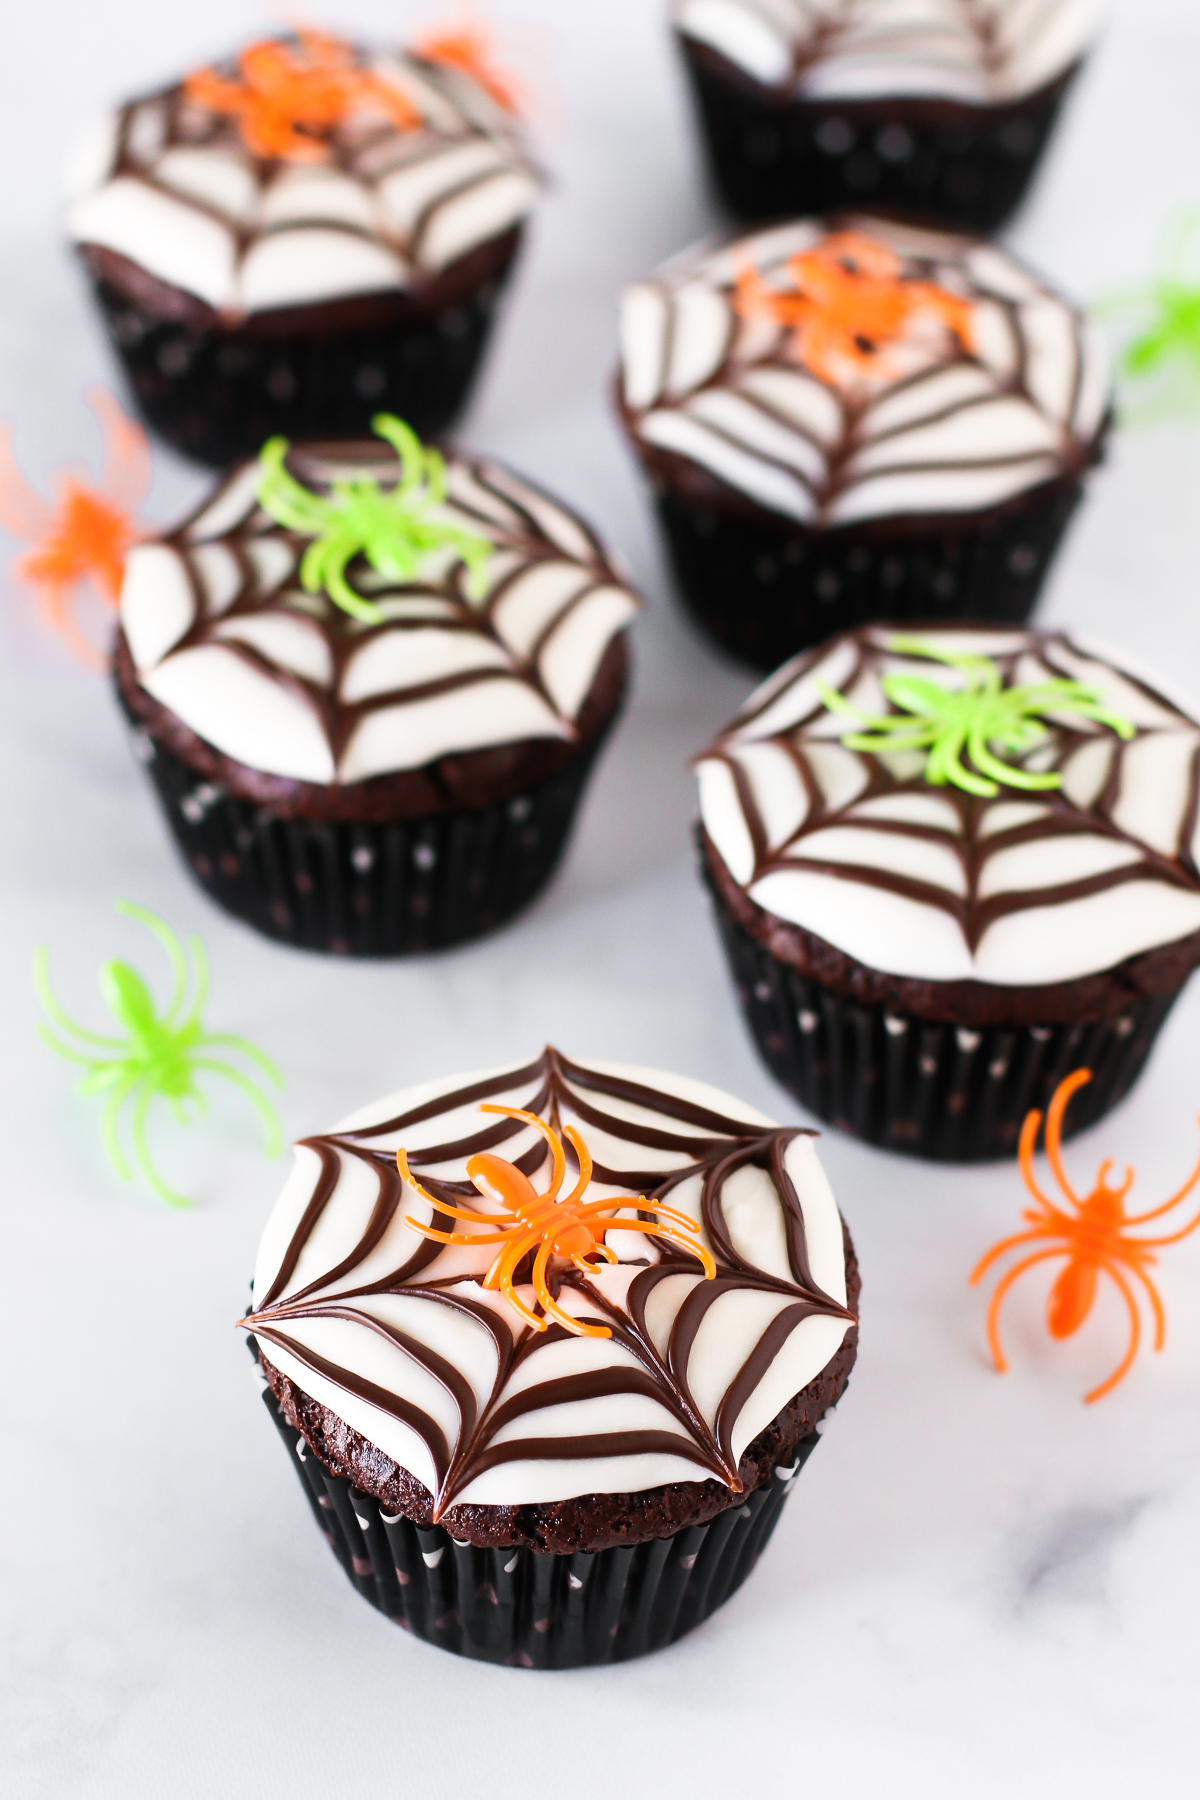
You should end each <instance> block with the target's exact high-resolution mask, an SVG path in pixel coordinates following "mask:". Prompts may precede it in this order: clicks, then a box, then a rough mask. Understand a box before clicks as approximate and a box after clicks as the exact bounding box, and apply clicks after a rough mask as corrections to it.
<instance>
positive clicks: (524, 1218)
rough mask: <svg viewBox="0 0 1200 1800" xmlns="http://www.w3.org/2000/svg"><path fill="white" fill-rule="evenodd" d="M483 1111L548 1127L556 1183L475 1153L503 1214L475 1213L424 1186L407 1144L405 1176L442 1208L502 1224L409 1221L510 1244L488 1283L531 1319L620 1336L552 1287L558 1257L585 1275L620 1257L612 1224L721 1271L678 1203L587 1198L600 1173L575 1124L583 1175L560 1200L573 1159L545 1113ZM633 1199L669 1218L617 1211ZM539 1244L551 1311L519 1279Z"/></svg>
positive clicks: (477, 1171)
mask: <svg viewBox="0 0 1200 1800" xmlns="http://www.w3.org/2000/svg"><path fill="white" fill-rule="evenodd" d="M479 1110H480V1112H485V1113H502V1114H503V1115H504V1117H505V1118H509V1119H520V1120H522V1121H523V1122H524V1123H525V1124H526V1125H532V1126H533V1127H534V1128H535V1130H537V1131H540V1132H541V1134H542V1136H543V1137H544V1138H545V1139H546V1142H547V1143H548V1144H549V1146H550V1149H551V1152H552V1154H553V1157H554V1172H553V1174H552V1176H551V1180H550V1186H549V1187H548V1188H547V1189H546V1191H545V1193H544V1194H539V1193H538V1192H537V1190H536V1189H535V1187H534V1185H533V1183H532V1182H531V1181H530V1179H529V1177H528V1176H527V1175H525V1174H523V1173H522V1172H521V1170H520V1169H518V1168H517V1167H516V1166H515V1164H513V1163H510V1162H506V1161H505V1160H504V1158H503V1157H502V1156H493V1155H491V1154H490V1153H489V1152H486V1151H485V1152H482V1153H481V1154H479V1155H478V1156H473V1157H472V1158H471V1160H470V1162H469V1163H468V1164H467V1174H468V1175H469V1176H470V1178H471V1180H472V1181H473V1182H474V1184H475V1186H476V1188H477V1189H478V1190H479V1192H480V1194H482V1196H483V1198H484V1199H485V1200H490V1201H493V1202H494V1203H495V1204H497V1205H499V1206H500V1207H502V1208H503V1213H502V1214H501V1215H500V1216H499V1217H498V1216H497V1215H496V1214H495V1213H494V1212H493V1213H480V1212H470V1211H468V1210H466V1209H465V1208H463V1207H458V1206H447V1204H446V1202H445V1201H444V1200H439V1199H438V1198H437V1197H436V1195H434V1194H431V1193H429V1192H428V1190H427V1189H426V1188H423V1187H422V1186H421V1183H420V1182H419V1181H418V1180H417V1178H416V1176H415V1175H413V1173H412V1171H411V1170H410V1168H409V1166H408V1158H407V1156H406V1155H405V1153H404V1151H403V1149H400V1150H397V1152H396V1163H397V1166H398V1168H399V1170H400V1174H401V1177H402V1178H403V1180H404V1181H406V1182H407V1183H408V1184H409V1186H410V1187H413V1188H415V1189H416V1191H417V1193H418V1194H420V1195H422V1197H423V1198H424V1199H426V1200H428V1201H429V1203H430V1205H431V1206H433V1207H434V1208H435V1209H436V1211H438V1212H440V1213H445V1214H447V1215H448V1216H449V1217H450V1218H452V1219H459V1220H461V1221H462V1222H463V1223H464V1224H466V1225H485V1226H486V1225H491V1226H494V1227H499V1229H498V1230H493V1231H491V1232H488V1233H486V1234H480V1233H478V1232H476V1233H470V1232H453V1233H448V1232H445V1231H435V1230H434V1229H433V1227H432V1226H430V1225H421V1224H418V1222H417V1220H416V1219H411V1218H410V1219H406V1220H405V1221H404V1222H405V1224H406V1225H409V1226H411V1227H412V1229H413V1230H414V1231H419V1232H420V1233H421V1236H422V1237H427V1238H432V1239H434V1241H435V1242H436V1243H439V1244H464V1245H469V1246H470V1247H471V1248H472V1249H473V1248H475V1247H476V1246H477V1245H480V1244H502V1245H503V1246H504V1248H503V1249H502V1250H501V1251H500V1252H499V1254H498V1255H497V1257H496V1260H495V1261H494V1262H493V1264H492V1266H491V1268H490V1269H489V1270H488V1273H487V1277H486V1279H485V1281H484V1283H483V1285H484V1287H485V1288H490V1289H491V1290H493V1291H495V1290H497V1289H498V1290H499V1292H500V1293H501V1294H503V1296H504V1298H505V1299H506V1300H507V1301H508V1303H509V1305H510V1306H511V1307H512V1308H513V1309H514V1311H515V1312H517V1313H518V1314H519V1316H520V1317H521V1319H522V1320H523V1321H524V1322H525V1324H527V1325H531V1326H532V1327H533V1329H534V1330H535V1331H545V1330H546V1329H547V1327H548V1325H549V1322H550V1320H552V1319H553V1320H554V1322H555V1323H556V1324H558V1325H562V1326H563V1327H564V1328H565V1329H566V1330H567V1331H570V1332H573V1333H574V1334H575V1336H576V1337H595V1338H606V1337H611V1336H612V1332H611V1331H610V1330H609V1328H608V1326H607V1325H585V1324H584V1323H583V1322H582V1320H580V1319H576V1318H573V1317H572V1316H571V1314H570V1313H569V1312H566V1311H564V1310H563V1308H562V1307H561V1306H559V1305H558V1303H557V1301H556V1300H555V1298H554V1296H553V1294H552V1293H551V1292H550V1288H549V1285H548V1282H547V1275H548V1272H549V1266H550V1258H551V1257H552V1256H558V1257H563V1258H565V1259H566V1260H567V1261H569V1262H572V1263H574V1265H575V1267H576V1268H577V1269H582V1270H583V1272H584V1273H585V1274H590V1273H591V1264H590V1262H589V1260H588V1259H589V1258H590V1257H594V1256H602V1257H603V1258H604V1260H605V1261H606V1262H610V1263H615V1262H616V1261H617V1257H616V1254H615V1252H614V1251H612V1250H610V1249H609V1247H608V1245H607V1244H606V1243H605V1242H604V1237H605V1233H606V1232H608V1231H639V1232H645V1233H647V1234H648V1235H649V1236H652V1237H661V1238H666V1239H668V1240H669V1241H670V1242H671V1243H674V1244H678V1245H680V1246H681V1247H682V1248H683V1249H684V1250H687V1251H690V1253H691V1254H692V1255H693V1256H695V1257H697V1258H698V1259H699V1261H700V1263H701V1264H702V1265H703V1268H704V1274H705V1277H706V1279H707V1280H709V1281H711V1280H712V1279H713V1277H714V1276H715V1275H716V1272H717V1265H716V1264H715V1262H714V1261H713V1259H712V1256H711V1254H710V1253H709V1251H708V1249H707V1248H706V1247H705V1245H704V1244H702V1243H701V1242H700V1240H699V1237H698V1235H697V1234H698V1232H699V1230H700V1227H699V1226H698V1225H697V1224H696V1221H695V1220H694V1219H689V1218H688V1216H687V1214H686V1213H681V1212H676V1211H675V1210H674V1208H673V1207H670V1206H663V1205H662V1204H661V1202H659V1201H657V1200H647V1199H645V1198H644V1197H643V1198H641V1199H638V1200H636V1201H630V1200H620V1201H617V1200H592V1201H589V1202H588V1203H587V1204H586V1205H585V1204H584V1201H583V1196H584V1194H585V1193H586V1191H587V1187H588V1183H589V1182H590V1181H591V1179H592V1159H591V1156H590V1154H589V1152H588V1148H587V1145H586V1144H585V1143H584V1141H583V1139H582V1138H581V1137H580V1136H579V1133H578V1132H577V1131H574V1130H573V1129H572V1128H571V1126H569V1125H568V1126H567V1128H566V1131H565V1133H564V1136H565V1137H566V1139H567V1141H568V1142H569V1143H570V1145H571V1147H572V1148H573V1150H574V1151H575V1155H576V1157H577V1159H578V1162H579V1180H578V1181H577V1182H576V1183H575V1186H574V1187H573V1188H572V1189H571V1192H570V1193H569V1194H565V1195H563V1197H562V1198H561V1199H560V1198H559V1190H560V1189H561V1187H562V1184H563V1178H564V1176H565V1175H566V1171H567V1159H566V1156H565V1155H564V1153H563V1147H562V1141H561V1139H560V1138H559V1136H558V1134H557V1133H556V1132H554V1131H552V1130H551V1128H550V1126H549V1125H547V1124H546V1123H545V1121H544V1120H542V1119H539V1118H538V1116H537V1114H536V1113H529V1112H521V1111H519V1110H518V1109H517V1108H516V1107H513V1106H481V1107H480V1109H479ZM631 1206H635V1207H637V1209H638V1210H639V1211H641V1212H652V1213H657V1214H658V1215H659V1219H661V1220H665V1221H666V1223H665V1224H660V1223H658V1221H657V1220H656V1221H655V1223H653V1224H649V1223H647V1222H645V1221H644V1220H638V1219H623V1218H619V1217H618V1216H617V1215H618V1212H619V1210H620V1209H621V1208H622V1207H626V1208H628V1207H631ZM672 1227H674V1229H672ZM532 1250H536V1251H537V1255H536V1257H535V1258H534V1264H533V1276H532V1282H533V1290H534V1292H535V1294H536V1295H537V1298H538V1301H539V1303H540V1304H541V1307H542V1312H543V1314H544V1315H545V1316H544V1317H540V1318H539V1316H538V1314H537V1313H535V1312H533V1311H531V1310H530V1308H529V1307H528V1306H526V1305H525V1303H524V1301H523V1300H521V1299H520V1297H519V1296H518V1294H517V1292H516V1290H515V1288H514V1286H513V1277H514V1276H515V1274H516V1272H517V1269H518V1268H519V1266H520V1264H521V1263H522V1262H523V1261H524V1259H525V1258H526V1257H527V1256H528V1255H529V1253H530V1251H532Z"/></svg>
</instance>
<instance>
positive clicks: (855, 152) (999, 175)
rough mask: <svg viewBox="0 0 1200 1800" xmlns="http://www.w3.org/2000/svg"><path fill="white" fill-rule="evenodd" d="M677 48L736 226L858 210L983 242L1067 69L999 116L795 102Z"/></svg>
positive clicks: (889, 104)
mask: <svg viewBox="0 0 1200 1800" xmlns="http://www.w3.org/2000/svg"><path fill="white" fill-rule="evenodd" d="M683 49H684V60H685V63H686V66H687V70H688V73H689V75H690V77H691V83H692V89H693V93H694V96H695V101H696V107H697V111H698V114H699V117H700V123H701V127H702V133H703V137H704V140H705V143H706V146H707V151H708V159H709V166H710V169H711V171H712V176H713V180H714V182H715V184H716V187H717V190H718V192H719V194H720V196H721V198H722V200H723V201H724V203H725V205H726V206H727V207H728V208H729V210H730V211H731V212H732V213H733V214H735V216H736V217H738V218H741V219H747V220H758V219H776V218H793V217H797V216H800V215H802V214H805V213H814V212H844V211H847V210H863V209H866V210H869V211H871V212H883V213H890V214H893V215H900V216H901V217H906V218H911V219H915V220H919V221H921V222H923V223H928V224H932V225H941V226H946V227H949V228H951V229H953V230H956V231H967V232H974V233H978V234H979V235H981V236H985V237H986V236H990V235H991V234H992V233H993V232H994V231H996V230H997V229H998V227H1000V226H1001V225H1003V224H1004V223H1005V221H1006V220H1007V219H1008V218H1009V217H1010V216H1011V215H1012V214H1013V213H1014V212H1015V211H1016V209H1017V207H1018V206H1019V205H1020V203H1021V201H1022V200H1023V199H1024V197H1025V193H1026V190H1027V189H1028V187H1029V185H1030V182H1031V181H1032V179H1033V175H1034V171H1035V169H1036V167H1037V164H1038V161H1039V160H1040V158H1041V156H1042V154H1043V152H1044V150H1045V148H1046V144H1047V141H1048V139H1049V137H1050V134H1051V132H1052V131H1053V129H1054V126H1055V122H1056V121H1057V118H1058V115H1059V111H1060V109H1061V107H1062V103H1063V99H1064V97H1065V95H1066V93H1067V90H1068V88H1069V87H1070V85H1071V83H1072V81H1073V80H1074V78H1075V75H1076V74H1077V72H1078V69H1079V64H1078V63H1077V64H1075V65H1074V67H1073V68H1071V69H1069V70H1068V71H1067V73H1066V74H1065V75H1063V76H1062V77H1061V78H1060V79H1059V80H1058V81H1055V82H1054V83H1052V84H1051V85H1050V86H1048V87H1044V88H1040V89H1039V90H1038V91H1037V93H1035V94H1030V95H1027V96H1026V97H1024V98H1023V99H1021V100H1016V101H1013V102H1011V103H1009V104H1006V105H1003V106H965V105H959V104H955V103H953V102H951V101H938V100H909V99H904V98H894V99H887V100H878V101H861V100H860V101H837V100H797V99H794V98H790V97H781V96H779V95H778V94H775V93H772V92H771V91H769V90H767V89H765V88H762V87H761V86H759V85H757V84H756V83H754V82H752V81H751V80H750V79H749V78H747V77H742V76H740V75H738V74H737V72H736V71H734V70H731V69H729V68H728V67H727V65H723V64H722V63H720V62H719V60H718V59H717V58H716V57H715V56H714V55H713V54H712V52H710V51H706V50H704V49H702V48H700V47H698V46H693V45H691V44H689V43H688V42H687V40H686V39H685V40H683Z"/></svg>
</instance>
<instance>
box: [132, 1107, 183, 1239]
mask: <svg viewBox="0 0 1200 1800" xmlns="http://www.w3.org/2000/svg"><path fill="white" fill-rule="evenodd" d="M153 1098H154V1089H153V1088H143V1090H142V1092H141V1093H140V1094H139V1095H138V1097H137V1102H136V1104H135V1106H134V1109H133V1121H132V1124H131V1125H130V1128H129V1134H130V1137H131V1138H132V1139H133V1149H134V1154H135V1156H136V1157H137V1159H138V1165H139V1167H140V1168H141V1171H142V1174H143V1175H144V1176H145V1177H146V1180H147V1181H148V1182H149V1183H150V1186H151V1187H152V1188H153V1189H154V1192H155V1193H156V1194H157V1195H158V1197H159V1199H160V1200H165V1201H166V1203H167V1205H168V1206H175V1207H179V1208H180V1209H181V1210H182V1209H183V1208H185V1207H189V1206H190V1205H191V1204H192V1203H191V1201H190V1200H189V1199H188V1197H187V1195H186V1194H177V1193H176V1192H175V1190H174V1188H169V1187H168V1186H167V1184H166V1182H165V1181H164V1180H163V1178H162V1176H161V1175H160V1174H159V1172H158V1170H157V1169H156V1168H155V1166H154V1161H153V1158H152V1157H151V1155H150V1146H149V1144H148V1143H147V1142H146V1115H147V1113H148V1112H149V1110H150V1102H151V1101H152V1100H153Z"/></svg>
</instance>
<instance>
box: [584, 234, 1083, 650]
mask: <svg viewBox="0 0 1200 1800" xmlns="http://www.w3.org/2000/svg"><path fill="white" fill-rule="evenodd" d="M620 403H621V412H622V417H623V420H624V423H625V426H626V430H627V432H628V435H629V438H630V441H631V443H632V445H633V448H634V450H635V451H636V453H637V455H638V457H639V459H640V461H641V462H642V464H643V466H644V468H645V470H646V472H647V474H648V476H649V477H650V480H651V482H652V484H653V488H654V491H655V496H656V500H657V504H658V509H659V513H660V517H661V520H662V524H663V527H664V530H665V533H666V537H667V542H668V545H669V547H670V550H671V553H672V557H673V561H674V565H675V571H676V575H677V578H678V582H679V586H680V589H681V591H682V594H683V597H684V599H685V600H686V601H687V603H688V605H689V606H690V607H691V609H692V611H693V612H694V613H695V614H696V615H697V617H698V618H699V619H700V620H701V622H702V623H703V624H704V625H705V626H706V628H707V629H708V630H709V631H710V632H711V633H712V635H713V636H714V637H716V638H717V639H718V640H719V641H720V642H721V643H722V644H723V645H724V646H725V647H727V648H728V649H730V650H732V651H734V652H735V653H736V654H738V655H740V656H741V657H743V658H744V659H745V660H747V661H750V662H754V663H757V664H758V665H759V666H760V667H768V668H769V667H775V666H776V665H777V664H778V663H780V662H782V661H783V660H784V659H785V658H786V657H787V656H788V655H790V654H792V653H793V652H794V651H796V650H798V649H801V648H803V647H804V646H806V645H808V644H811V643H813V642H817V641H819V640H820V639H821V638H823V637H825V636H827V635H828V634H829V632H830V631H831V630H832V629H836V628H837V627H839V626H848V625H856V624H860V623H865V622H867V621H868V620H870V619H876V618H882V619H888V620H904V619H924V618H943V619H962V618H968V619H970V618H983V619H996V620H1003V621H1006V622H1017V621H1020V620H1023V619H1024V618H1025V617H1026V616H1027V615H1028V613H1029V612H1030V610H1031V609H1032V607H1033V605H1034V603H1035V601H1036V598H1037V595H1038V592H1039V590H1040V587H1041V584H1042V582H1043V580H1044V578H1045V575H1046V572H1047V569H1048V566H1049V564H1050V561H1051V559H1052V557H1053V555H1054V552H1055V550H1056V548H1057V546H1058V543H1059V540H1060V539H1061V536H1062V533H1063V531H1064V529H1065V526H1066V523H1067V520H1068V518H1069V517H1070V514H1071V512H1072V510H1073V509H1074V507H1075V505H1076V504H1077V502H1078V500H1079V497H1080V495H1081V492H1082V486H1083V481H1084V477H1085V475H1086V473H1087V470H1088V469H1089V467H1090V466H1091V465H1092V464H1093V463H1095V461H1096V460H1097V459H1098V457H1099V455H1100V454H1101V451H1102V447H1103V442H1104V437H1105V433H1106V430H1107V424H1108V413H1109V405H1110V389H1109V367H1108V359H1107V356H1106V352H1105V349H1104V346H1103V343H1102V341H1101V338H1100V335H1099V333H1098V332H1097V331H1096V330H1095V329H1094V328H1093V326H1092V325H1091V324H1090V322H1089V321H1088V320H1087V319H1086V318H1085V317H1084V316H1083V315H1082V313H1080V312H1079V311H1078V310H1077V309H1076V308H1074V307H1072V306H1071V305H1070V304H1069V303H1068V302H1067V301H1065V300H1063V299H1062V298H1061V297H1060V296H1059V295H1058V294H1056V293H1055V292H1054V291H1053V289H1051V288H1050V287H1048V286H1047V285H1046V284H1045V283H1044V282H1043V281H1041V280H1039V279H1038V278H1037V277H1036V276H1035V275H1033V274H1032V273H1031V272H1030V271H1029V270H1027V269H1025V268H1024V267H1023V266H1022V265H1021V264H1019V263H1017V262H1016V261H1015V260H1014V259H1013V258H1011V257H1010V256H1008V255H1006V254H1005V253H1004V252H1003V251H1000V250H998V249H997V248H996V247H995V246H993V245H988V244H983V243H981V242H979V241H978V240H976V239H972V238H963V237H951V236H947V235H945V234H935V233H931V232H924V231H917V230H913V229H911V228H908V227H903V226H896V225H891V224H887V223H885V222H883V221H880V220H875V219H861V218H847V219H835V220H824V221H823V220H804V221H799V222H797V223H795V224H793V225H785V226H779V227H776V228H773V229H771V230H769V231H763V232H759V233H757V234H754V235H751V236H749V237H744V238H740V239H737V240H734V241H732V242H727V243H720V244H716V245H713V244H704V245H701V246H699V247H698V248H696V249H694V250H692V251H690V252H687V253H686V254H684V255H683V256H681V257H678V258H676V259H675V260H674V261H673V262H671V263H668V264H667V265H666V266H665V267H664V268H663V269H662V270H660V271H659V273H658V274H657V275H656V276H654V277H652V278H650V279H648V280H646V281H642V282H639V283H637V284H636V285H634V286H633V287H631V288H630V289H628V290H627V292H626V294H625V297H624V301H623V306H622V316H621V375H620Z"/></svg>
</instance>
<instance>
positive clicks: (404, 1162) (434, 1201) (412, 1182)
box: [396, 1145, 515, 1236]
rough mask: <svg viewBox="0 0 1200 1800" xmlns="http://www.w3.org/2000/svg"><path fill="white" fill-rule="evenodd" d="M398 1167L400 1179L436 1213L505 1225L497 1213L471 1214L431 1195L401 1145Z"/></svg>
mask: <svg viewBox="0 0 1200 1800" xmlns="http://www.w3.org/2000/svg"><path fill="white" fill-rule="evenodd" d="M396 1167H397V1168H398V1169H399V1171H400V1179H401V1180H402V1181H405V1182H407V1183H408V1185H409V1187H410V1188H413V1189H415V1191H416V1192H417V1193H418V1194H420V1196H421V1198H422V1200H428V1202H429V1204H430V1206H432V1207H433V1209H434V1211H435V1212H440V1213H447V1214H448V1215H449V1216H450V1218H452V1219H464V1220H466V1221H468V1222H469V1223H471V1224H476V1223H478V1224H480V1225H498V1224H504V1223H505V1221H504V1219H503V1215H501V1216H500V1217H499V1218H498V1217H497V1215H496V1214H495V1213H492V1214H491V1215H490V1216H489V1215H488V1214H486V1213H474V1212H470V1211H468V1209H467V1208H466V1207H457V1206H447V1205H446V1202H445V1201H444V1200H439V1199H438V1197H437V1195H436V1194H431V1193H430V1192H429V1189H428V1188H426V1187H422V1185H421V1183H420V1182H419V1181H418V1180H417V1178H416V1176H415V1175H414V1174H413V1172H412V1170H411V1169H410V1168H409V1166H408V1155H407V1152H406V1151H405V1149H404V1146H403V1145H401V1146H400V1148H399V1149H398V1150H397V1152H396ZM506 1210H507V1209H506ZM514 1223H515V1219H514ZM505 1235H506V1236H507V1231H506V1232H505Z"/></svg>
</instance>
